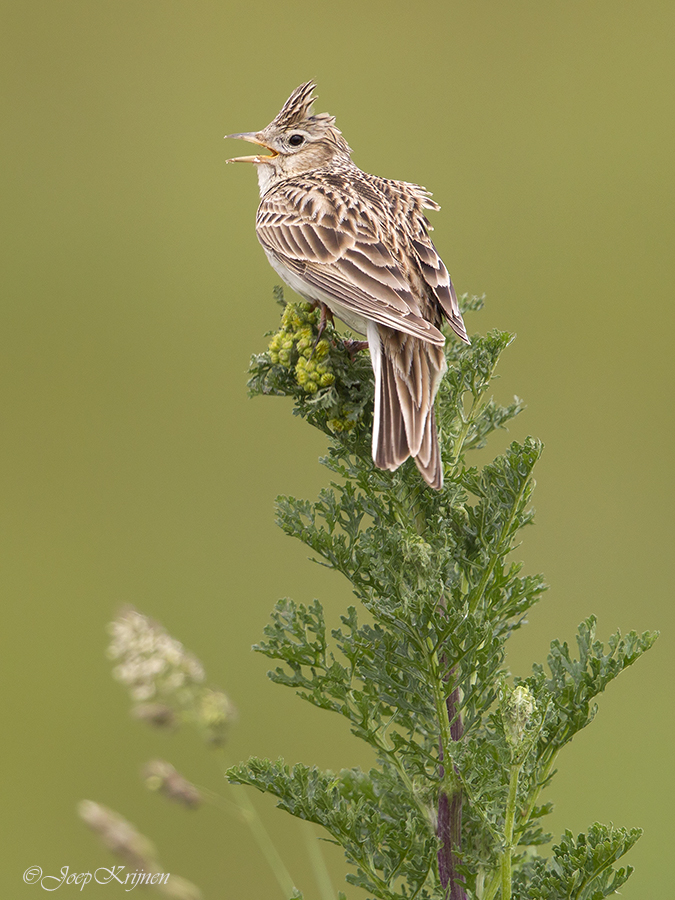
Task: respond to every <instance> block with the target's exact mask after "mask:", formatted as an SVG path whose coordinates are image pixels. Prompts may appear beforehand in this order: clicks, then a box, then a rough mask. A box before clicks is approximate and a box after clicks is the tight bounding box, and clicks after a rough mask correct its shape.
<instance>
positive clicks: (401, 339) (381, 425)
mask: <svg viewBox="0 0 675 900" xmlns="http://www.w3.org/2000/svg"><path fill="white" fill-rule="evenodd" d="M369 326H370V327H369V329H368V344H369V348H370V354H371V359H372V363H373V371H374V373H375V418H374V423H373V460H374V461H375V465H376V466H378V467H379V468H381V469H389V470H390V471H392V472H393V471H395V470H396V469H397V468H398V467H399V466H400V465H401V463H402V462H404V461H405V460H406V459H407V458H408V457H409V456H412V457H414V459H415V463H416V465H417V468H418V469H419V470H420V473H421V474H422V477H423V478H424V480H425V481H426V482H427V484H429V485H430V486H431V487H432V488H435V489H436V490H440V488H441V487H442V486H443V464H442V460H441V454H440V449H439V446H438V435H437V432H436V420H435V416H434V398H435V396H436V391H437V390H438V385H439V383H440V380H441V378H442V377H443V373H444V372H445V369H446V364H445V356H444V354H443V350H442V348H440V347H437V346H434V345H431V344H429V343H427V342H426V341H421V340H419V339H418V338H413V337H411V336H409V335H404V334H402V333H401V332H395V331H393V330H392V329H389V328H384V327H383V326H379V327H378V326H376V325H375V324H374V323H372V324H371V323H369Z"/></svg>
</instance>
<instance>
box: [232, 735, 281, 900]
mask: <svg viewBox="0 0 675 900" xmlns="http://www.w3.org/2000/svg"><path fill="white" fill-rule="evenodd" d="M221 763H222V765H223V768H224V771H225V772H227V769H228V768H229V766H228V764H227V761H226V759H225V756H224V755H223V754H222V753H221ZM225 777H227V775H226V776H225ZM228 786H229V788H230V792H231V794H232V796H233V802H234V803H235V805H236V806H237V809H238V810H239V813H240V815H241V817H242V818H243V820H244V821H245V822H246V824H247V825H248V827H249V828H250V829H251V834H252V835H253V837H254V839H255V842H256V844H257V845H258V847H259V848H260V851H261V853H262V855H263V856H264V857H265V859H266V860H267V863H268V865H269V867H270V869H271V870H272V872H273V874H274V877H275V878H276V880H277V883H278V885H279V887H280V888H281V890H282V892H283V895H284V897H285V898H286V900H289V898H291V897H292V896H293V893H294V891H295V884H294V883H293V879H292V878H291V876H290V873H289V871H288V869H287V868H286V866H285V865H284V861H283V860H282V858H281V856H280V855H279V851H278V850H277V848H276V847H275V846H274V842H273V841H272V838H271V837H270V836H269V833H268V831H267V829H266V828H265V826H264V825H263V823H262V820H261V818H260V816H259V815H258V812H257V810H256V808H255V806H254V805H253V803H251V799H250V797H249V796H248V794H247V792H246V788H244V787H240V786H237V785H234V784H230V783H229V782H228Z"/></svg>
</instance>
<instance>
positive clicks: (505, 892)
mask: <svg viewBox="0 0 675 900" xmlns="http://www.w3.org/2000/svg"><path fill="white" fill-rule="evenodd" d="M519 775H520V765H519V764H513V765H512V766H511V775H510V777H509V796H508V799H507V801H506V813H505V816H504V841H505V842H506V846H505V847H504V851H503V853H502V859H501V867H500V868H501V883H502V894H501V900H511V856H512V854H513V823H514V822H515V818H516V795H517V792H518V776H519Z"/></svg>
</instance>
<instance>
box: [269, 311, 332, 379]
mask: <svg viewBox="0 0 675 900" xmlns="http://www.w3.org/2000/svg"><path fill="white" fill-rule="evenodd" d="M320 315H321V314H320V312H319V310H318V309H313V308H312V306H311V304H309V303H288V304H287V305H286V307H285V309H284V312H283V315H282V317H281V328H280V329H279V331H277V333H276V334H275V335H274V336H273V337H272V340H271V341H270V343H269V347H268V352H269V356H270V360H271V361H272V362H273V363H274V364H275V365H276V364H278V365H282V366H285V367H286V368H287V369H291V368H292V369H293V373H294V375H295V380H296V381H297V383H298V385H299V386H300V387H301V388H302V389H303V391H305V393H307V394H315V393H316V392H317V391H318V390H319V388H325V387H330V385H331V384H333V383H334V382H335V375H334V373H333V372H332V367H331V365H330V360H329V358H328V353H329V350H330V344H329V343H328V341H327V340H326V339H325V338H322V339H321V340H320V341H317V340H316V336H317V331H318V325H319V319H320Z"/></svg>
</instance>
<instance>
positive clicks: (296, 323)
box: [228, 291, 656, 900]
mask: <svg viewBox="0 0 675 900" xmlns="http://www.w3.org/2000/svg"><path fill="white" fill-rule="evenodd" d="M278 299H279V300H280V302H281V303H282V305H283V306H284V313H283V323H282V328H281V330H280V332H278V333H277V334H276V335H274V336H273V338H272V341H271V344H270V350H269V351H268V352H267V353H264V354H261V355H259V356H256V357H254V358H253V360H252V364H251V379H250V382H249V385H250V391H251V394H253V395H258V394H272V395H283V396H290V397H292V398H293V400H294V413H295V414H296V415H300V416H302V417H303V418H305V419H306V420H307V421H308V422H309V423H310V424H312V425H314V426H315V427H317V428H319V429H321V430H322V431H323V432H324V433H325V434H326V436H327V438H328V454H327V456H326V457H325V458H324V459H323V460H322V463H323V464H324V465H325V466H326V467H327V468H328V470H329V471H330V473H331V474H332V477H333V480H332V482H331V485H330V487H328V488H325V489H324V490H322V491H321V493H320V494H319V497H318V499H317V500H316V501H315V502H313V503H312V502H309V501H306V500H298V499H295V498H292V497H283V496H282V497H280V498H279V499H278V522H279V525H280V527H281V528H282V529H283V530H284V531H285V532H286V533H287V534H289V535H291V536H293V537H296V538H299V539H300V540H301V541H303V542H304V543H305V544H306V545H307V546H308V547H309V548H310V549H311V551H312V552H313V554H314V557H315V558H316V559H317V561H319V562H320V563H321V564H323V565H326V566H329V567H330V568H332V569H335V570H336V571H338V572H340V573H341V574H343V575H344V576H345V578H346V579H347V580H348V581H349V582H350V584H351V586H352V589H353V592H354V594H355V595H356V597H357V598H358V600H359V601H360V603H361V605H362V607H363V609H364V610H366V611H367V614H368V617H369V619H370V621H364V620H363V618H364V617H363V614H361V613H359V612H358V610H357V608H356V607H354V606H350V607H349V608H348V609H347V610H346V612H345V614H344V615H343V616H342V617H341V624H340V626H339V627H337V628H335V629H332V630H331V631H330V634H328V633H327V630H326V625H325V622H324V613H323V609H322V606H321V604H320V603H319V601H318V600H315V601H314V602H313V603H312V604H311V605H309V606H306V605H303V604H298V603H295V602H294V601H292V600H290V599H284V600H280V601H279V602H278V603H277V604H276V607H275V609H274V612H273V614H272V619H271V622H270V624H269V625H268V626H267V627H266V628H265V637H264V640H263V641H261V643H260V644H259V645H258V646H257V647H256V649H257V650H258V651H260V652H261V653H264V654H265V655H266V656H268V657H269V658H270V659H272V660H275V661H276V662H278V663H279V665H278V666H277V667H276V668H275V669H274V670H273V671H272V672H270V678H271V679H272V680H273V681H275V682H277V683H279V684H283V685H286V686H288V687H291V688H293V689H294V690H295V691H296V692H297V693H298V695H299V696H300V697H301V698H302V699H304V700H307V701H309V702H310V703H312V704H313V705H315V706H317V707H319V708H321V709H326V710H331V711H333V712H336V713H338V714H340V715H342V716H344V717H345V718H346V719H347V720H348V721H349V723H350V726H351V730H352V732H353V733H354V734H355V735H356V736H357V737H358V738H360V739H361V740H363V741H365V742H366V743H367V744H369V745H370V746H371V747H372V748H373V750H374V752H375V755H376V758H377V765H376V766H374V767H373V768H372V769H371V770H370V771H369V772H363V771H361V770H359V769H349V770H342V771H340V772H325V771H320V770H319V769H317V768H315V767H308V766H304V765H296V766H293V767H289V766H287V765H286V764H285V763H284V762H283V761H279V762H271V761H269V760H266V759H256V758H252V759H249V760H248V761H247V762H246V763H244V764H241V765H238V766H234V767H232V768H230V769H229V771H228V776H229V778H230V781H232V782H234V783H237V784H245V785H251V786H253V787H256V788H257V789H258V790H260V791H264V792H267V793H270V794H273V795H274V796H275V797H276V798H278V805H279V806H280V807H281V808H282V809H284V810H286V811H287V812H290V813H291V814H292V815H294V816H298V817H300V818H303V819H307V820H309V821H311V822H315V823H317V824H319V825H321V826H323V828H325V829H326V831H327V832H328V834H329V835H330V838H331V839H332V840H333V841H335V842H337V843H338V844H340V845H341V846H342V847H343V848H344V852H345V856H346V858H347V860H348V862H349V863H350V864H351V866H352V869H353V870H352V871H351V872H350V874H348V875H347V880H348V882H349V883H351V884H352V885H355V886H358V887H360V888H363V890H365V891H366V893H367V894H368V896H370V897H373V898H378V900H403V898H405V900H412V898H418V900H432V898H451V900H459V898H477V900H491V898H495V897H500V898H501V900H508V898H511V897H513V898H523V900H524V898H532V900H534V898H548V900H557V898H561V900H562V898H577V900H597V898H601V897H606V896H608V895H610V894H612V893H614V892H615V891H616V890H617V888H618V887H619V886H620V885H621V884H623V883H624V882H625V880H626V879H627V878H628V877H629V875H630V872H631V868H630V867H626V868H619V869H615V868H614V863H615V862H616V861H617V860H618V859H619V858H620V857H621V856H622V855H623V854H624V853H625V852H626V851H627V850H628V849H629V848H630V847H631V846H632V845H633V844H634V843H635V841H636V840H637V838H638V837H639V834H640V832H639V830H633V831H630V832H628V831H625V830H624V829H620V828H613V827H607V826H602V825H598V824H595V825H593V826H591V828H590V829H589V830H588V832H587V833H586V834H582V835H579V836H578V837H577V838H576V840H575V839H574V838H573V836H572V835H571V834H570V833H569V832H566V833H565V834H564V836H563V838H562V839H561V841H560V843H559V844H558V845H556V846H555V847H554V848H553V853H552V855H551V856H549V858H548V859H546V858H544V857H543V856H542V855H540V854H539V848H540V847H542V846H544V845H546V844H547V843H549V842H550V840H551V836H550V835H548V834H546V833H545V832H544V829H543V827H542V824H541V822H542V819H543V817H545V816H546V814H547V813H549V812H550V811H551V808H552V807H551V804H550V803H543V804H542V803H541V793H542V791H543V790H544V789H545V788H546V786H547V785H548V784H549V781H550V779H551V777H552V775H553V773H554V765H555V763H556V759H557V756H558V753H559V751H560V750H561V748H562V747H563V746H564V745H565V744H567V743H568V742H569V741H570V740H571V739H572V738H573V737H574V735H575V734H576V733H577V732H578V731H580V730H581V729H582V728H584V727H585V726H586V725H587V724H589V722H590V721H591V720H592V719H593V717H594V715H595V711H596V706H595V702H594V700H595V698H596V696H597V695H598V694H599V693H600V692H602V691H603V690H604V689H605V687H606V686H607V684H608V683H609V682H610V681H611V680H612V679H614V678H615V677H616V676H617V675H618V674H619V673H620V672H621V671H623V669H624V668H626V667H627V666H629V665H631V664H632V663H633V662H635V660H636V659H637V658H638V657H639V656H640V655H641V654H642V653H644V652H645V650H647V649H649V647H651V645H652V644H653V642H654V640H655V639H656V634H650V633H644V634H642V635H638V634H636V633H635V632H631V633H630V634H628V635H626V636H625V637H622V636H621V635H619V634H616V635H613V636H612V637H611V638H610V639H609V641H608V644H607V646H606V647H605V646H604V645H603V644H602V643H601V642H599V641H597V640H596V639H595V625H596V623H595V618H594V617H590V618H588V619H587V620H586V621H584V622H583V623H582V624H581V625H580V627H579V632H578V635H577V644H578V654H579V655H578V659H573V657H572V655H571V653H570V650H569V648H568V646H567V645H566V644H560V643H559V642H557V641H554V642H553V643H552V644H551V652H550V654H549V656H548V660H547V669H546V670H545V669H544V667H542V666H539V665H535V666H534V668H533V673H532V675H531V676H529V677H528V678H525V679H517V678H516V679H514V681H513V684H512V685H510V684H509V682H508V679H507V674H506V672H505V670H504V655H505V645H506V641H507V640H508V638H509V637H510V635H511V634H512V633H513V631H515V630H516V629H518V628H520V627H521V625H522V624H523V622H524V616H525V614H526V613H527V611H528V609H530V608H531V607H532V606H533V604H535V603H536V602H537V601H538V600H539V599H540V597H541V595H542V593H543V591H544V590H545V584H544V582H543V579H542V578H541V577H540V576H539V575H527V574H523V573H522V570H521V565H520V564H519V563H517V562H514V561H513V560H512V559H511V554H512V551H513V550H514V548H515V546H516V541H517V539H518V535H519V532H520V530H521V529H522V528H524V527H525V526H526V525H527V524H529V523H530V522H531V521H532V515H533V513H532V510H531V508H530V506H529V502H530V497H531V494H532V489H533V486H534V482H533V480H532V472H533V469H534V466H535V464H536V462H537V460H538V459H539V457H540V454H541V450H542V447H541V444H540V443H539V442H538V441H536V440H534V439H532V438H528V439H527V440H526V441H525V442H524V443H522V444H521V443H517V442H513V443H512V444H511V445H510V446H509V447H508V449H507V450H506V452H505V453H503V454H502V455H500V456H497V457H496V458H495V459H494V460H493V461H492V462H490V463H488V464H487V465H485V466H484V467H483V468H482V469H478V468H476V467H472V466H470V465H468V464H467V462H466V455H467V453H468V452H469V451H471V450H474V449H477V448H480V447H483V446H484V445H485V443H486V439H487V437H488V436H489V434H490V433H491V432H493V431H494V430H495V429H497V428H501V427H504V426H505V425H506V423H507V422H508V421H509V420H511V419H512V418H513V417H514V416H516V415H517V414H518V413H519V412H520V411H521V409H522V403H521V401H520V400H518V399H517V398H515V399H514V402H513V403H512V404H510V405H508V406H500V405H499V404H497V403H495V402H494V400H493V399H492V398H491V396H490V389H491V381H492V379H493V376H494V371H495V367H496V365H497V362H498V359H499V357H500V354H501V353H502V352H503V350H504V349H505V348H506V347H507V346H508V345H509V343H510V342H511V340H512V336H511V335H509V334H507V333H504V332H498V331H494V332H491V333H490V334H488V335H487V336H484V337H483V336H474V337H473V338H472V344H471V346H470V347H466V346H464V345H460V344H459V343H458V342H455V341H453V339H452V336H451V335H448V341H447V344H446V353H447V359H448V366H449V368H448V373H447V375H446V377H445V378H444V380H443V382H442V385H441V388H440V391H439V395H438V398H437V404H436V409H437V421H438V424H439V432H440V440H441V449H442V454H443V459H444V462H445V470H446V471H445V487H444V488H443V490H442V491H440V492H436V491H432V490H430V489H428V488H427V487H426V486H425V485H424V484H423V483H422V481H421V479H420V478H419V474H418V472H417V470H416V468H415V466H414V464H412V462H411V461H410V460H408V462H407V463H405V464H404V465H403V466H401V468H400V469H399V470H398V471H397V472H395V473H393V474H392V473H389V472H384V471H381V470H378V469H377V468H375V467H374V465H373V462H372V459H371V454H370V428H371V407H372V395H373V385H372V373H371V369H370V363H369V360H368V358H367V356H366V355H365V354H355V353H354V352H353V349H354V348H353V347H352V346H351V345H350V343H349V342H348V341H347V342H345V341H344V340H343V339H342V338H341V337H340V335H339V334H338V333H337V332H336V331H335V329H334V328H332V326H330V325H329V326H328V328H327V329H326V331H325V332H324V334H323V335H322V339H321V341H320V342H318V334H317V326H318V311H315V310H312V309H311V307H309V306H308V305H307V304H292V305H291V304H289V305H286V304H285V303H284V301H283V295H282V294H281V292H280V291H279V292H278ZM480 305H481V300H480V299H479V298H471V299H469V298H467V297H464V298H463V311H464V312H469V311H471V310H473V309H477V308H479V307H480Z"/></svg>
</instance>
